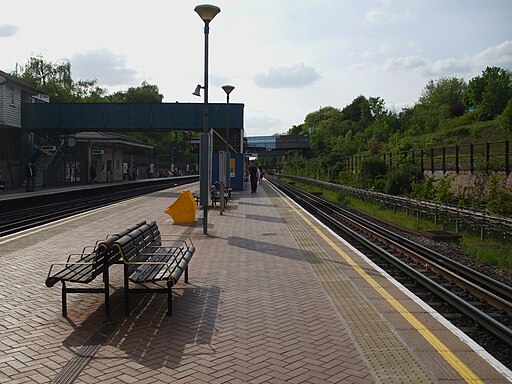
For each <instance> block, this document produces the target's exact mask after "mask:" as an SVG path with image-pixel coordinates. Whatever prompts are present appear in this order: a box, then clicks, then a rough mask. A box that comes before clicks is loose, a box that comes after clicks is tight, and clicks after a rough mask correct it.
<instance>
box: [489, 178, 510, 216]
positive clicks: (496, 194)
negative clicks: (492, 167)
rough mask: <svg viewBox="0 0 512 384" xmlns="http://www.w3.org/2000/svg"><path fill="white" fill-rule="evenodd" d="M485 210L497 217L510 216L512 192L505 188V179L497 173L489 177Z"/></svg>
mask: <svg viewBox="0 0 512 384" xmlns="http://www.w3.org/2000/svg"><path fill="white" fill-rule="evenodd" d="M487 208H488V209H489V211H490V212H493V213H497V214H499V215H507V216H510V215H512V190H511V189H510V188H507V185H506V180H505V178H504V177H503V176H500V175H498V174H497V173H493V174H492V175H491V176H490V177H489V194H488V196H487Z"/></svg>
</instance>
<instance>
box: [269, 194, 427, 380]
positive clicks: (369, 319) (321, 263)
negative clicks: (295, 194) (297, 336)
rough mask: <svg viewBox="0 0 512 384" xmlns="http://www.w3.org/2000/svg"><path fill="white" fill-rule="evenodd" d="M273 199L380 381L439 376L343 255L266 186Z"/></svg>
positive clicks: (425, 378) (423, 378) (422, 378)
mask: <svg viewBox="0 0 512 384" xmlns="http://www.w3.org/2000/svg"><path fill="white" fill-rule="evenodd" d="M266 191H267V194H268V196H269V198H271V200H272V201H273V203H274V205H275V206H276V207H277V210H278V212H279V214H280V215H281V217H282V218H283V220H284V221H285V222H286V224H287V225H288V228H290V232H291V233H292V235H293V236H294V238H295V239H296V241H297V243H298V244H299V246H300V248H301V249H302V250H303V252H304V255H305V257H306V258H307V260H308V261H309V263H310V264H311V266H312V268H313V270H314V271H315V273H316V275H317V276H318V278H319V280H320V281H321V283H322V285H323V286H324V289H325V291H326V292H327V294H328V295H329V296H330V298H331V300H332V301H333V303H334V304H335V306H336V308H337V309H338V312H339V313H340V316H341V318H342V319H343V320H345V322H346V323H347V326H348V328H349V329H350V332H351V335H352V339H353V341H354V343H355V344H356V346H357V347H358V349H359V351H360V353H361V354H362V355H363V356H364V358H365V360H366V361H367V363H368V367H369V368H370V370H371V371H372V373H373V374H374V377H375V379H376V380H377V381H379V382H382V383H431V382H435V379H434V378H432V376H431V375H429V373H428V372H427V371H426V370H425V369H424V368H423V366H422V364H421V363H420V362H419V361H418V360H417V358H415V357H414V356H413V355H412V354H411V353H410V351H409V350H408V348H407V346H406V345H404V343H403V342H402V340H401V339H400V338H399V336H398V335H397V334H396V333H395V332H394V330H393V329H392V327H391V326H390V324H389V323H388V322H387V321H386V320H385V319H384V318H383V317H382V315H381V314H380V313H379V311H378V310H377V309H376V308H375V307H374V306H373V305H372V304H371V303H370V302H369V301H368V300H367V299H366V298H365V297H364V296H363V295H362V294H361V292H359V290H358V289H357V287H356V286H354V284H353V283H352V282H351V281H350V278H349V277H348V276H347V275H346V273H345V272H344V271H343V267H345V268H349V267H348V266H347V264H346V263H344V262H343V261H342V259H341V258H339V259H334V258H331V256H330V255H329V254H328V253H327V252H325V251H324V250H323V249H322V248H321V247H320V245H319V244H318V243H317V242H316V241H315V239H313V238H312V236H311V235H310V234H309V233H308V232H307V230H306V229H305V228H304V226H303V225H302V223H301V222H300V221H299V220H298V219H297V217H296V216H295V215H294V214H293V212H292V211H291V209H290V207H289V206H288V205H286V203H285V202H284V201H283V200H282V199H281V198H279V196H278V195H277V194H276V193H275V192H274V191H271V190H270V188H266Z"/></svg>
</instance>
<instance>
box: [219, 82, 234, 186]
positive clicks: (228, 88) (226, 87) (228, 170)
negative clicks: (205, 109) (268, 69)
mask: <svg viewBox="0 0 512 384" xmlns="http://www.w3.org/2000/svg"><path fill="white" fill-rule="evenodd" d="M222 89H223V90H224V92H226V157H227V160H226V187H228V188H229V187H231V155H230V149H229V147H230V145H229V143H230V142H229V94H230V93H231V92H233V89H235V87H234V86H232V85H229V84H226V85H223V86H222Z"/></svg>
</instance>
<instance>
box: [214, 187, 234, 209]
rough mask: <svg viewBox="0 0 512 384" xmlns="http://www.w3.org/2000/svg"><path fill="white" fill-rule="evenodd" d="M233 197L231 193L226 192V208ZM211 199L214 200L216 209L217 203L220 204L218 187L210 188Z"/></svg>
mask: <svg viewBox="0 0 512 384" xmlns="http://www.w3.org/2000/svg"><path fill="white" fill-rule="evenodd" d="M230 196H231V191H229V192H228V191H227V190H226V191H224V206H226V205H228V200H229V197H230ZM210 198H211V200H212V208H213V207H215V205H216V203H217V202H219V203H220V190H219V187H217V185H215V184H214V185H212V186H211V187H210Z"/></svg>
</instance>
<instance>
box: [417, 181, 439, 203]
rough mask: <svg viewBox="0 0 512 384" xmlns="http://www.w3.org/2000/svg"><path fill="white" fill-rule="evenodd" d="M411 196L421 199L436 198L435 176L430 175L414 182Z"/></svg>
mask: <svg viewBox="0 0 512 384" xmlns="http://www.w3.org/2000/svg"><path fill="white" fill-rule="evenodd" d="M411 196H412V197H414V198H416V199H420V200H434V198H435V196H436V187H435V185H434V178H433V177H428V178H426V179H425V180H423V181H415V182H413V183H412V192H411Z"/></svg>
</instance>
